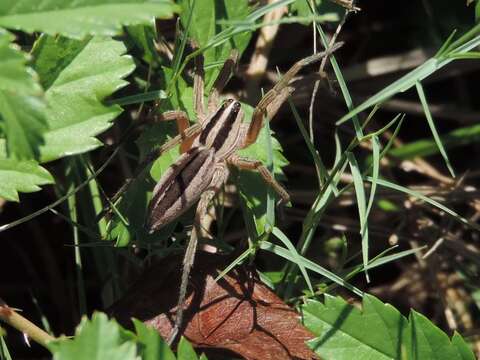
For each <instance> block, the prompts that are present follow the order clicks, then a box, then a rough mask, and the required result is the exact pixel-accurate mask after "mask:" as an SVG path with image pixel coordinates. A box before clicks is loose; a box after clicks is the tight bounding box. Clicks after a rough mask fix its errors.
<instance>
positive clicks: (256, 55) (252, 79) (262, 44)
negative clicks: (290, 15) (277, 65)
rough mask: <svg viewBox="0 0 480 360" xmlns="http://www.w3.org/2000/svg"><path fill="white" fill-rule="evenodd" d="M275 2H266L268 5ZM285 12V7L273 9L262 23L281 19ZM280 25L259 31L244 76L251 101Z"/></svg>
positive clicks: (265, 67)
mask: <svg viewBox="0 0 480 360" xmlns="http://www.w3.org/2000/svg"><path fill="white" fill-rule="evenodd" d="M275 1H276V0H268V3H269V4H272V3H274V2H275ZM286 12H287V7H286V6H281V7H277V8H275V9H273V10H272V11H271V12H269V13H267V14H265V17H264V20H263V21H264V22H267V23H268V22H274V21H278V20H280V19H281V18H282V16H283V14H285V13H286ZM279 27H280V24H275V25H269V26H264V27H262V28H261V29H260V32H259V34H258V39H257V43H256V44H255V51H254V52H253V55H252V58H251V60H250V64H249V65H248V68H247V71H246V72H245V76H246V78H247V79H248V81H247V94H248V97H249V98H250V99H251V100H252V98H253V97H255V96H256V95H257V94H256V92H257V91H258V83H259V82H260V80H261V79H262V78H263V76H264V75H265V71H266V69H267V65H268V56H269V54H270V51H271V49H272V45H273V41H274V40H275V37H276V36H277V33H278V29H279Z"/></svg>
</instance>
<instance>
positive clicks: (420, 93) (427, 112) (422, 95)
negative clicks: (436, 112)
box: [415, 82, 455, 178]
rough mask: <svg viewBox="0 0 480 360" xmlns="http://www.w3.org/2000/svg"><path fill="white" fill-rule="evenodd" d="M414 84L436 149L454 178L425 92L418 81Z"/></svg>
mask: <svg viewBox="0 0 480 360" xmlns="http://www.w3.org/2000/svg"><path fill="white" fill-rule="evenodd" d="M415 86H416V88H417V93H418V97H419V98H420V102H421V103H422V107H423V112H424V113H425V117H426V118H427V122H428V126H430V130H431V131H432V135H433V139H434V140H435V143H436V144H437V147H438V150H439V151H440V154H441V155H442V157H443V159H444V160H445V164H446V165H447V168H448V171H449V172H450V175H451V176H452V177H453V178H454V177H455V171H454V170H453V167H452V164H451V163H450V160H449V159H448V155H447V152H446V151H445V148H444V147H443V144H442V139H441V138H440V135H438V131H437V128H436V127H435V122H434V121H433V117H432V113H431V112H430V109H429V107H428V103H427V98H426V96H425V92H424V91H423V86H422V84H421V83H420V82H417V83H416V84H415Z"/></svg>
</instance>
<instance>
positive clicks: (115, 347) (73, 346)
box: [49, 313, 138, 360]
mask: <svg viewBox="0 0 480 360" xmlns="http://www.w3.org/2000/svg"><path fill="white" fill-rule="evenodd" d="M133 339H134V337H133V336H132V335H131V334H130V333H128V332H126V331H125V330H123V329H122V328H121V327H120V325H118V324H117V322H116V321H115V320H109V319H108V318H107V316H106V315H105V314H102V313H94V314H93V317H92V319H91V320H88V319H87V318H86V317H84V318H82V321H81V323H80V325H79V326H78V327H77V329H76V331H75V337H74V339H73V340H70V339H67V338H64V339H59V340H56V341H54V342H52V343H49V349H50V351H51V352H52V353H53V359H54V360H87V359H88V360H105V359H108V360H138V357H137V355H136V352H137V351H136V344H135V342H134V341H133Z"/></svg>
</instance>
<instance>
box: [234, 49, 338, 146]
mask: <svg viewBox="0 0 480 360" xmlns="http://www.w3.org/2000/svg"><path fill="white" fill-rule="evenodd" d="M342 45H343V44H342V43H337V44H334V45H333V46H332V47H331V48H329V49H328V50H326V51H323V52H320V53H317V54H314V55H312V56H309V57H306V58H304V59H302V60H299V61H297V62H296V63H295V64H294V65H293V66H292V67H291V68H290V69H289V70H288V71H287V72H286V73H285V75H283V77H282V78H281V79H280V81H279V82H278V83H277V84H275V86H274V87H273V88H272V89H271V90H270V91H269V92H267V93H266V94H265V95H264V96H263V97H262V99H261V100H260V101H259V103H258V105H257V106H256V107H255V110H254V111H253V115H252V121H251V123H250V127H249V129H248V132H247V135H246V138H245V141H244V144H243V147H247V146H248V145H250V144H253V143H254V142H255V140H256V139H257V137H258V133H259V132H260V130H261V128H262V127H263V118H264V116H265V115H267V116H268V117H269V119H271V118H272V114H270V113H269V107H270V109H271V110H274V112H275V113H276V111H277V110H278V109H279V108H280V106H281V105H282V103H283V102H284V101H285V100H286V99H287V98H288V96H289V95H290V94H291V93H292V92H293V91H294V90H295V89H294V88H293V87H291V86H289V82H290V81H291V80H292V79H293V77H294V76H295V75H296V74H297V73H298V72H299V71H300V70H301V69H302V68H303V67H304V66H307V65H310V64H313V63H315V62H317V61H319V60H321V59H322V58H324V57H325V56H329V55H330V54H331V53H332V52H334V51H335V50H337V49H338V48H339V47H340V46H342Z"/></svg>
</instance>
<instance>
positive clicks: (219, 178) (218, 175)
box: [168, 163, 229, 345]
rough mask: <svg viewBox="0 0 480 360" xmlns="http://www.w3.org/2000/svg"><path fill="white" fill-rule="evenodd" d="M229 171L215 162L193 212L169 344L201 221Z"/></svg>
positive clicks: (180, 312)
mask: <svg viewBox="0 0 480 360" xmlns="http://www.w3.org/2000/svg"><path fill="white" fill-rule="evenodd" d="M228 175H229V171H228V167H227V165H226V164H225V163H220V164H217V165H216V167H215V170H214V173H213V177H212V180H211V182H210V185H209V187H208V188H207V190H205V191H204V192H203V194H202V195H201V197H200V201H199V202H198V205H197V211H196V213H195V220H194V224H193V228H192V232H191V234H190V240H189V242H188V246H187V249H186V251H185V256H184V258H183V269H182V279H181V282H180V291H179V296H178V307H177V313H176V316H175V325H174V327H173V329H172V332H171V334H170V336H169V338H168V344H169V345H171V344H172V343H173V341H174V340H175V338H176V337H177V335H178V332H179V330H180V328H181V327H182V323H183V312H184V309H183V306H184V302H185V298H186V295H187V286H188V279H189V277H190V271H191V270H192V267H193V263H194V261H195V253H196V250H197V244H198V239H199V237H200V236H201V234H202V231H201V226H202V225H201V221H202V219H203V218H204V217H205V216H206V215H207V212H208V206H209V204H210V202H211V201H212V199H213V198H214V197H215V195H216V194H217V192H218V191H219V190H220V189H221V188H222V186H223V184H225V182H226V181H227V179H228Z"/></svg>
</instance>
